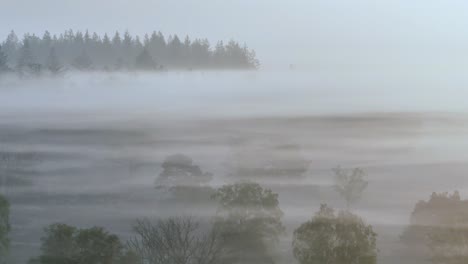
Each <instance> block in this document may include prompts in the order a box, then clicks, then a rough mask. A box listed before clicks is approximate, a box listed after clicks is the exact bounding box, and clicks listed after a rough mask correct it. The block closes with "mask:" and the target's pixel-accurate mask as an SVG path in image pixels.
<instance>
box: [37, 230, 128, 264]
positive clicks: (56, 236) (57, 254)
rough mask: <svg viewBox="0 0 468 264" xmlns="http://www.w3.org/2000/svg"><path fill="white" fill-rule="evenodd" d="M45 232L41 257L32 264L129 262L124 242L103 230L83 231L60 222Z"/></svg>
mask: <svg viewBox="0 0 468 264" xmlns="http://www.w3.org/2000/svg"><path fill="white" fill-rule="evenodd" d="M44 233H45V234H44V236H43V237H42V239H41V241H42V245H41V255H40V256H39V257H38V258H37V259H33V260H32V261H31V262H32V263H41V264H112V263H122V264H124V262H125V261H126V260H128V254H129V253H128V252H125V251H124V247H123V245H122V243H121V242H120V239H119V238H118V237H117V236H116V235H113V234H110V233H109V232H107V231H105V230H104V229H103V228H100V227H92V228H87V229H79V228H76V227H73V226H69V225H66V224H61V223H57V224H52V225H50V226H48V227H47V228H45V229H44ZM128 264H130V263H128Z"/></svg>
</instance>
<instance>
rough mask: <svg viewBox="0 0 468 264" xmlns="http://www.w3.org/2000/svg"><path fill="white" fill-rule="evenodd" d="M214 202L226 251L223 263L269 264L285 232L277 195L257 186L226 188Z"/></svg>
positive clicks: (249, 184)
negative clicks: (275, 247) (217, 206)
mask: <svg viewBox="0 0 468 264" xmlns="http://www.w3.org/2000/svg"><path fill="white" fill-rule="evenodd" d="M213 198H214V199H216V200H217V201H218V202H219V209H218V215H217V219H216V228H217V230H219V232H220V234H221V236H222V238H223V246H224V248H225V249H226V250H227V252H228V253H227V254H226V255H225V256H224V259H223V261H224V262H226V263H271V262H272V258H273V252H272V249H274V246H275V244H276V242H277V241H278V238H279V235H280V234H282V233H283V232H284V227H283V225H282V223H281V218H282V216H283V212H282V211H281V209H280V207H279V201H278V194H276V193H274V192H273V191H272V190H270V189H264V188H262V187H261V186H260V185H259V184H257V183H251V182H243V183H236V184H233V185H225V186H223V187H221V188H219V189H218V190H217V192H216V193H215V194H214V195H213Z"/></svg>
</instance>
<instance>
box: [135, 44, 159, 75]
mask: <svg viewBox="0 0 468 264" xmlns="http://www.w3.org/2000/svg"><path fill="white" fill-rule="evenodd" d="M135 68H137V69H139V70H154V69H156V63H155V62H154V60H153V57H151V54H149V52H148V50H147V49H146V48H144V49H143V51H142V52H141V53H140V54H139V55H138V56H137V57H136V60H135Z"/></svg>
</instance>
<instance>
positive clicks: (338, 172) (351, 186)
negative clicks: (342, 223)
mask: <svg viewBox="0 0 468 264" xmlns="http://www.w3.org/2000/svg"><path fill="white" fill-rule="evenodd" d="M333 172H334V173H335V185H334V188H335V190H336V191H337V192H338V194H339V195H340V196H341V197H342V198H343V199H344V200H345V201H346V207H347V208H348V209H349V208H350V206H351V205H352V204H353V203H355V202H357V201H358V200H359V199H361V197H362V193H363V192H364V190H365V189H366V188H367V185H368V184H369V182H368V181H366V180H365V176H366V172H365V171H364V170H363V169H361V168H354V169H348V170H347V169H342V168H340V167H337V168H335V169H333Z"/></svg>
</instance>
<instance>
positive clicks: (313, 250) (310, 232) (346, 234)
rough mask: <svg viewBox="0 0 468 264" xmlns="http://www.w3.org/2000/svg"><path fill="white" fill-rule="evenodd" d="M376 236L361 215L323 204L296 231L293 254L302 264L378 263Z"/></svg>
mask: <svg viewBox="0 0 468 264" xmlns="http://www.w3.org/2000/svg"><path fill="white" fill-rule="evenodd" d="M376 236H377V234H376V233H375V232H374V231H373V229H372V226H370V225H367V224H366V223H365V222H364V221H363V220H362V219H361V218H360V217H359V216H357V215H354V214H352V213H350V212H349V211H340V212H338V214H336V213H335V212H334V210H333V209H331V208H329V207H328V206H326V205H322V206H321V207H320V210H319V211H318V212H317V213H316V214H315V216H314V217H313V218H312V220H310V221H307V222H305V223H303V224H302V225H301V226H300V227H299V228H297V229H296V230H295V231H294V238H293V253H294V257H295V258H296V259H297V260H298V261H299V263H300V264H323V263H332V264H375V263H376V261H377V249H376Z"/></svg>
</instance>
